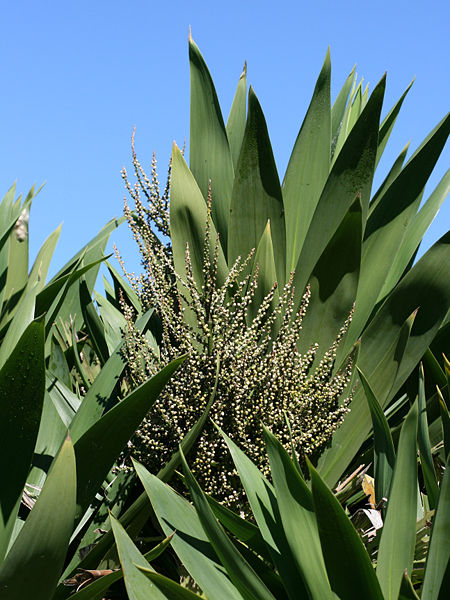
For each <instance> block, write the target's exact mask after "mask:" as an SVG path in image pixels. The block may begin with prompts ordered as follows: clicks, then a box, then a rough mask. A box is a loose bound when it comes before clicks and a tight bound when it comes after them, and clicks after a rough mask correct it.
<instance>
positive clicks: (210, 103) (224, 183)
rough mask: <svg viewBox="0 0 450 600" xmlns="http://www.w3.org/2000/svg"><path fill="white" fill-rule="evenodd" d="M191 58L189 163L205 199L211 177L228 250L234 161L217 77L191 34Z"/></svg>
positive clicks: (216, 218) (217, 217)
mask: <svg viewBox="0 0 450 600" xmlns="http://www.w3.org/2000/svg"><path fill="white" fill-rule="evenodd" d="M189 62H190V71H191V133H190V148H189V165H190V168H191V171H192V173H193V175H194V177H195V179H196V181H197V184H198V187H199V188H200V190H201V192H202V194H203V198H204V200H205V201H206V199H207V198H208V188H209V182H210V181H211V196H212V216H213V221H214V224H215V226H216V229H217V231H218V232H219V234H220V238H221V242H222V247H223V249H224V252H225V253H226V247H227V235H228V233H227V232H228V217H229V209H230V200H231V189H232V187H233V179H234V169H233V162H232V158H231V152H230V146H229V144H228V137H227V132H226V130H225V125H224V122H223V117H222V112H221V110H220V105H219V101H218V99H217V94H216V90H215V88H214V83H213V80H212V78H211V75H210V74H209V71H208V67H207V66H206V63H205V61H204V60H203V57H202V55H201V53H200V50H199V49H198V47H197V45H196V44H195V42H194V41H193V39H192V37H191V36H190V35H189ZM205 222H206V220H205ZM203 228H204V224H203Z"/></svg>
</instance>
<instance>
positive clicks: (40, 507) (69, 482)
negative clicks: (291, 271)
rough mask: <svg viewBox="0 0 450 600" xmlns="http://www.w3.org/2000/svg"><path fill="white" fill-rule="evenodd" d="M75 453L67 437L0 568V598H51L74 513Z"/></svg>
mask: <svg viewBox="0 0 450 600" xmlns="http://www.w3.org/2000/svg"><path fill="white" fill-rule="evenodd" d="M75 496H76V475H75V456H74V452H73V447H72V444H71V442H70V439H69V438H68V439H67V440H66V441H65V442H64V444H63V446H62V448H61V451H60V452H59V454H58V457H57V458H56V460H55V462H54V464H53V465H52V468H51V470H50V473H49V476H48V478H47V481H46V483H45V485H44V487H43V488H42V491H41V493H40V494H39V497H38V499H37V501H36V504H35V505H34V507H33V509H32V510H31V513H30V514H29V516H28V518H27V520H26V521H25V524H24V526H23V527H22V529H21V531H20V533H19V535H18V536H17V539H16V541H15V543H14V545H13V546H12V548H11V550H10V551H9V553H8V555H7V557H6V559H5V561H4V563H3V565H2V567H1V569H0V589H1V590H2V600H3V599H4V600H18V599H19V598H27V597H29V596H30V593H31V594H32V596H33V599H35V600H48V599H49V598H51V597H52V595H53V592H54V590H55V588H56V585H57V583H58V578H59V576H60V573H61V569H62V567H63V564H64V558H65V555H66V552H67V549H68V546H69V540H70V535H71V533H72V527H73V520H74V515H75Z"/></svg>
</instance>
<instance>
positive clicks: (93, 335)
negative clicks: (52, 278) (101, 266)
mask: <svg viewBox="0 0 450 600" xmlns="http://www.w3.org/2000/svg"><path fill="white" fill-rule="evenodd" d="M79 290H80V305H81V312H82V315H83V320H84V324H85V325H86V328H87V331H88V334H89V339H90V341H91V343H92V345H93V347H94V350H95V353H96V354H97V356H98V359H99V361H100V364H101V365H102V366H103V365H104V364H105V363H106V361H107V360H108V358H109V352H108V345H107V343H106V339H105V328H104V326H103V323H102V321H101V319H100V317H99V316H98V313H97V310H96V308H95V306H94V303H93V302H92V296H91V294H90V293H89V290H88V287H87V283H86V279H85V278H84V277H82V278H81V279H80V286H79Z"/></svg>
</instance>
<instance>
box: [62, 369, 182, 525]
mask: <svg viewBox="0 0 450 600" xmlns="http://www.w3.org/2000/svg"><path fill="white" fill-rule="evenodd" d="M183 360H184V357H181V358H178V359H176V360H174V361H172V362H171V363H169V364H168V365H167V366H166V367H164V369H162V370H161V371H160V372H159V373H157V374H156V375H154V376H153V377H152V378H151V379H149V380H148V381H146V382H145V383H143V384H142V385H141V386H139V387H138V388H137V389H136V390H134V391H133V392H131V394H129V395H128V396H127V397H126V398H124V400H122V401H121V402H119V404H117V405H116V406H115V407H114V408H112V409H111V410H110V411H108V412H107V413H106V414H105V415H103V417H101V419H99V420H98V421H97V422H96V423H94V425H92V427H91V428H90V429H88V430H87V431H86V433H84V434H83V435H82V436H81V437H80V438H79V439H78V440H77V441H76V443H75V445H74V448H75V455H76V457H77V474H78V486H77V487H78V489H77V503H78V505H79V511H78V516H81V514H82V512H83V510H85V509H86V508H87V507H88V505H89V503H90V501H91V500H92V499H93V497H94V495H95V493H96V492H97V490H98V488H99V487H100V485H101V483H102V481H103V480H104V479H105V477H106V475H107V474H108V472H109V470H110V469H111V467H112V466H113V464H114V461H115V460H116V459H117V457H118V456H119V454H120V452H121V451H122V450H123V448H124V447H125V445H126V443H127V441H128V440H129V439H130V437H131V436H132V435H133V433H134V432H135V431H136V429H137V428H138V427H139V425H140V423H141V422H142V420H143V419H144V417H145V415H146V414H147V412H148V411H149V410H150V408H151V406H152V404H153V403H154V401H155V400H156V398H157V397H158V395H159V394H160V392H161V390H162V389H163V388H164V386H165V385H166V383H167V382H168V380H169V379H170V377H171V376H172V374H173V373H174V371H175V370H176V369H177V368H178V366H179V365H180V364H181V363H182V362H183Z"/></svg>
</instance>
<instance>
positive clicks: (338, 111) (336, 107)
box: [331, 65, 356, 154]
mask: <svg viewBox="0 0 450 600" xmlns="http://www.w3.org/2000/svg"><path fill="white" fill-rule="evenodd" d="M355 69H356V65H355V66H354V67H353V69H352V70H351V72H350V74H349V76H348V77H347V79H346V80H345V83H344V85H343V86H342V88H341V91H340V92H339V94H338V95H337V98H336V100H335V101H334V104H333V106H332V108H331V139H332V154H333V152H334V144H335V143H336V139H337V134H338V133H339V129H340V126H341V123H342V118H343V116H344V111H345V107H346V105H347V101H348V95H349V94H350V90H351V89H352V85H353V80H354V79H355Z"/></svg>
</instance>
